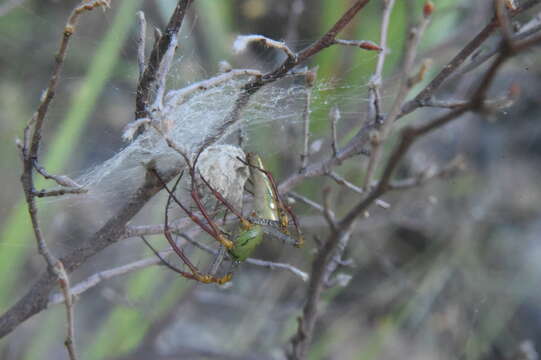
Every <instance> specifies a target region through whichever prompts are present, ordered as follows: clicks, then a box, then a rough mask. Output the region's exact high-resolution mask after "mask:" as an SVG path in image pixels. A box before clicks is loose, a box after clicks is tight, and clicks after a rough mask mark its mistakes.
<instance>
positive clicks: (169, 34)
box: [135, 0, 194, 120]
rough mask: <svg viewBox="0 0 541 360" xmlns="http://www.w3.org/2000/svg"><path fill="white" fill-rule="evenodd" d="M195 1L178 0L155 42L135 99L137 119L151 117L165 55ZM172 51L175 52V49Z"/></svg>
mask: <svg viewBox="0 0 541 360" xmlns="http://www.w3.org/2000/svg"><path fill="white" fill-rule="evenodd" d="M193 1H194V0H178V3H177V6H176V7H175V10H174V11H173V14H172V15H171V18H170V19H169V23H168V24H167V26H166V27H165V31H164V32H163V34H161V36H160V37H159V38H158V39H157V40H156V43H155V44H154V48H153V49H152V52H151V54H150V57H149V59H148V63H147V66H146V68H145V71H144V72H143V75H142V76H141V79H140V81H139V85H138V86H137V95H136V99H135V119H136V120H137V119H143V118H150V113H149V111H150V109H149V105H150V103H151V101H152V99H151V97H152V92H153V91H154V88H155V85H156V80H157V77H158V73H159V71H160V68H161V67H162V63H163V60H164V57H165V56H166V54H167V53H168V50H169V49H170V48H171V47H172V42H173V40H174V39H175V38H176V37H177V35H178V32H179V30H180V27H181V26H182V22H183V20H184V17H185V15H186V12H187V10H188V8H189V7H190V5H191V4H192V2H193ZM175 46H176V45H175ZM172 51H173V52H174V49H173V50H172Z"/></svg>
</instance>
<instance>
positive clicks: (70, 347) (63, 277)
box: [56, 261, 77, 360]
mask: <svg viewBox="0 0 541 360" xmlns="http://www.w3.org/2000/svg"><path fill="white" fill-rule="evenodd" d="M56 268H57V270H58V274H59V275H58V282H59V283H60V289H61V290H62V294H63V295H64V299H66V301H65V306H66V316H67V322H68V334H67V336H66V341H65V342H64V345H65V346H66V349H67V351H68V355H69V358H70V360H77V352H76V350H75V323H74V318H75V316H74V314H73V295H72V293H71V288H70V281H69V277H68V274H67V273H66V270H65V269H64V265H62V262H60V261H59V262H57V263H56Z"/></svg>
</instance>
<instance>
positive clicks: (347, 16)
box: [196, 0, 370, 154]
mask: <svg viewBox="0 0 541 360" xmlns="http://www.w3.org/2000/svg"><path fill="white" fill-rule="evenodd" d="M369 1H370V0H358V1H356V2H355V3H354V4H353V6H351V7H350V8H349V9H348V10H347V11H346V12H345V13H344V14H343V15H342V17H341V18H340V19H339V20H338V21H337V22H336V23H335V24H334V25H333V26H332V27H331V29H330V30H329V31H327V33H325V35H323V36H322V37H321V38H320V39H319V40H317V41H316V42H315V43H313V44H312V45H310V46H308V47H307V48H306V49H304V50H302V51H301V52H300V53H299V54H295V56H288V57H287V59H286V60H285V61H284V62H283V63H282V65H280V66H279V67H278V68H276V69H275V70H274V71H272V72H270V73H268V74H265V75H263V76H262V77H260V78H256V79H254V80H253V81H250V82H248V83H247V84H246V85H244V86H243V88H242V91H241V93H240V95H239V96H238V97H237V99H236V101H235V105H234V106H233V109H232V110H231V111H230V112H229V114H228V115H227V117H226V119H225V121H224V122H223V123H222V124H221V126H219V127H218V128H217V129H216V130H214V132H212V133H211V134H209V135H207V137H206V138H205V139H204V140H203V141H201V143H200V144H199V145H198V146H197V151H196V153H197V154H200V153H201V152H202V150H204V149H205V148H206V147H208V146H209V145H212V144H213V143H215V142H216V141H218V140H220V139H221V138H222V137H223V136H224V134H226V133H227V130H228V129H229V128H231V127H232V126H233V125H235V124H236V123H237V122H238V121H239V120H240V118H241V116H240V115H241V113H242V111H243V109H244V107H245V106H246V105H247V104H248V102H249V100H250V98H251V97H252V95H253V94H255V93H256V92H258V91H259V90H260V89H261V88H262V87H263V86H264V85H267V84H270V83H273V82H275V81H277V80H279V79H281V78H283V77H284V76H286V75H287V74H288V73H289V71H290V70H292V69H293V68H294V67H295V66H297V65H299V64H302V63H303V62H305V61H307V60H308V59H309V58H311V57H312V56H313V55H315V54H317V53H319V52H320V51H322V50H323V49H326V48H328V47H329V46H332V45H333V44H334V43H335V39H336V36H337V35H338V33H339V32H340V31H342V30H343V29H344V27H346V25H347V24H349V23H350V22H351V20H352V19H353V17H354V16H355V15H356V14H357V13H358V12H359V11H360V10H361V9H362V8H364V6H365V5H366V4H367V3H368V2H369Z"/></svg>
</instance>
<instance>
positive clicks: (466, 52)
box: [398, 0, 541, 118]
mask: <svg viewBox="0 0 541 360" xmlns="http://www.w3.org/2000/svg"><path fill="white" fill-rule="evenodd" d="M540 2H541V0H529V1H526V2H525V3H523V4H522V5H521V6H520V7H519V8H518V9H516V10H514V11H512V12H511V13H510V14H509V16H510V17H511V18H513V17H515V16H517V15H519V14H521V13H523V12H525V11H526V10H529V9H530V8H532V7H534V6H536V5H538V4H539V3H540ZM498 26H499V22H498V19H496V18H493V19H492V20H491V21H490V22H489V23H488V24H487V25H485V27H484V28H483V29H482V30H481V31H480V32H479V33H478V34H477V35H476V36H475V37H474V38H473V39H472V40H471V41H470V42H468V44H466V46H464V48H463V49H462V50H460V51H459V52H458V54H456V55H455V57H454V58H453V59H452V60H451V61H450V62H449V63H447V64H446V65H445V66H444V67H443V68H442V70H441V71H440V72H439V73H438V75H436V77H435V78H434V79H433V80H432V81H431V82H430V83H429V84H428V85H427V86H425V87H424V89H423V90H421V91H420V92H419V94H417V96H415V98H414V99H412V100H410V101H408V102H407V103H405V104H404V105H403V106H402V112H401V113H400V115H399V116H398V118H401V117H403V116H405V115H407V114H409V113H411V112H412V111H413V110H415V109H417V108H419V107H421V106H422V103H423V101H426V100H427V99H429V98H430V97H431V96H433V95H434V94H435V93H436V91H437V90H438V89H439V88H440V87H441V85H442V84H443V83H444V82H445V80H447V78H449V77H450V76H451V75H452V74H454V73H455V71H456V70H457V69H458V68H459V67H460V66H461V65H462V64H463V63H464V61H466V59H467V58H468V57H469V56H470V55H472V54H473V53H474V52H475V51H476V50H477V49H478V48H479V47H480V46H481V45H482V44H483V43H484V42H485V41H486V40H487V39H488V38H489V37H490V35H492V33H494V31H495V30H496V29H497V28H498Z"/></svg>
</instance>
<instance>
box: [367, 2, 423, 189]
mask: <svg viewBox="0 0 541 360" xmlns="http://www.w3.org/2000/svg"><path fill="white" fill-rule="evenodd" d="M423 15H424V16H423V19H422V20H421V22H420V24H419V25H418V26H416V27H414V28H412V29H410V31H409V37H408V40H407V43H406V52H405V56H404V64H403V66H402V70H401V80H400V87H399V89H398V93H397V95H396V97H395V100H394V102H393V105H392V107H391V110H390V111H389V115H388V116H387V118H386V119H385V121H384V122H383V124H382V126H381V129H379V131H378V132H375V131H374V132H373V134H371V135H372V136H371V138H372V139H373V141H371V142H372V152H371V153H370V158H369V160H368V165H367V167H366V173H365V175H364V184H363V187H364V188H368V187H369V186H370V185H371V182H372V175H373V173H374V171H375V169H376V166H377V165H378V162H379V158H380V155H381V148H382V143H383V142H385V140H387V137H388V136H389V134H390V132H391V129H392V127H393V124H394V122H395V120H396V119H397V117H398V115H399V114H400V108H401V106H402V104H403V103H404V100H405V99H406V96H407V95H408V93H409V91H410V89H411V87H412V85H413V84H412V83H411V82H410V81H409V79H410V74H411V71H412V69H413V65H414V61H415V57H416V55H417V49H418V46H419V42H420V40H421V37H422V35H423V33H424V31H425V30H426V28H427V26H428V24H429V22H430V18H431V15H432V10H430V11H424V14H423ZM376 124H378V122H377V121H376Z"/></svg>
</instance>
